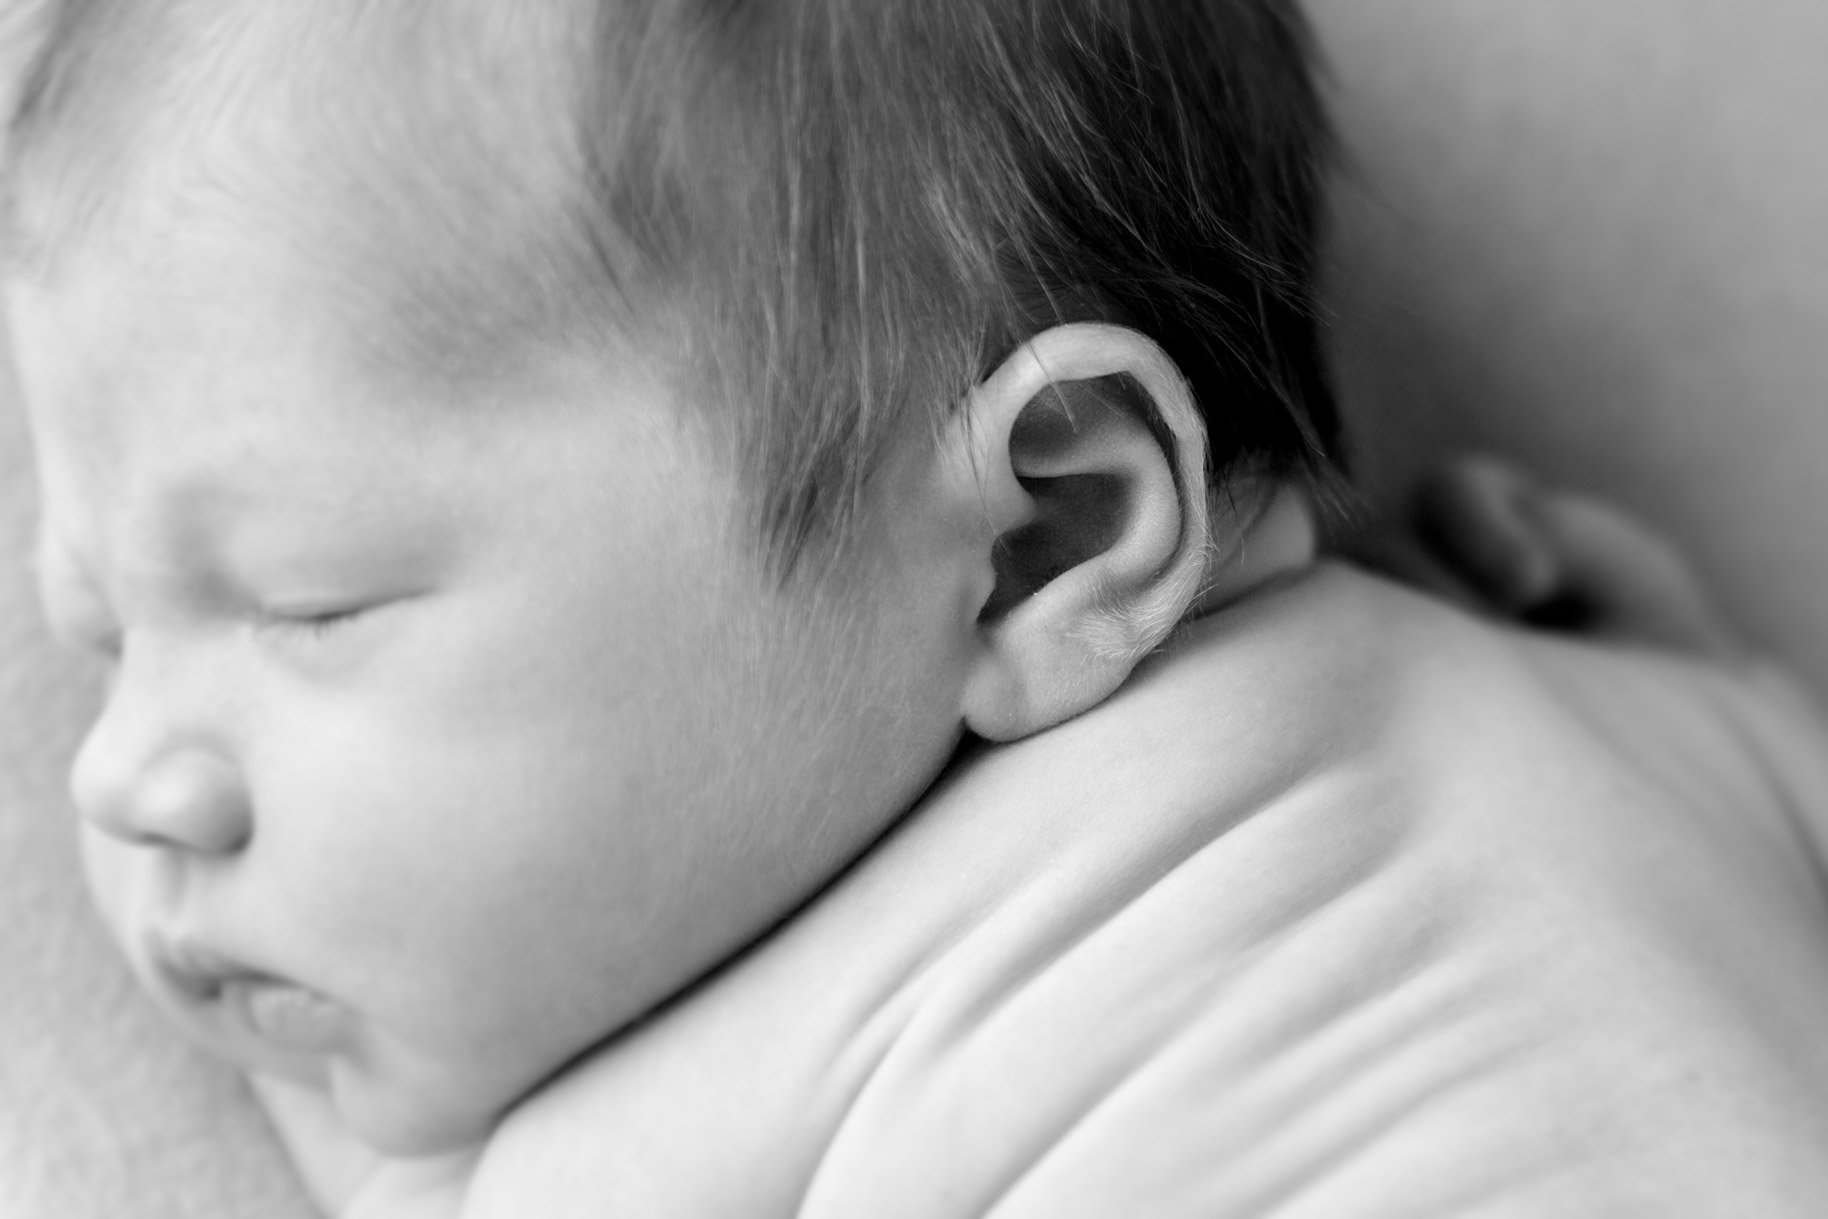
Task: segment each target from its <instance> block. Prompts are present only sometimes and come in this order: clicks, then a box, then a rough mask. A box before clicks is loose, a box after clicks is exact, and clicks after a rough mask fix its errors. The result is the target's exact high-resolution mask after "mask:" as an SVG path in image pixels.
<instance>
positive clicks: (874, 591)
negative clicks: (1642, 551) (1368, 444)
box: [6, 0, 1828, 1216]
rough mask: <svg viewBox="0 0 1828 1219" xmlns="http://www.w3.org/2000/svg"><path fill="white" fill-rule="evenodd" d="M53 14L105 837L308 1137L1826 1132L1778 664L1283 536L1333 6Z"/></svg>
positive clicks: (1624, 1148)
mask: <svg viewBox="0 0 1828 1219" xmlns="http://www.w3.org/2000/svg"><path fill="white" fill-rule="evenodd" d="M48 33H49V38H48V40H47V43H46V47H45V50H44V51H43V53H42V55H41V56H40V58H39V60H38V63H37V67H36V69H35V71H34V75H33V77H32V78H31V81H30V83H29V87H28V89H27V91H26V93H25V95H24V99H23V101H22V103H21V107H20V111H19V114H18V115H17V117H16V119H15V121H14V123H13V127H12V137H11V141H10V144H9V147H8V155H7V177H6V183H7V187H8V199H9V211H8V220H9V232H8V242H9V251H10V253H11V255H12V260H11V271H10V274H9V276H8V280H7V307H8V315H9V319H10V323H11V326H12V329H13V334H14V338H15V341H16V343H17V347H18V352H19V359H18V362H19V366H20V372H21V377H22V381H23V388H24V392H25V397H26V400H27V403H28V409H29V413H30V419H31V423H32V428H33V433H34V437H35V443H36V452H37V458H38V469H39V473H40V479H41V489H42V495H43V533H42V545H41V555H40V571H41V578H42V584H43V589H44V599H45V602H46V608H47V613H48V616H49V618H50V620H51V622H52V624H53V626H54V627H55V629H56V631H57V633H58V634H59V635H60V636H61V637H63V638H65V639H67V640H68V641H70V642H71V643H72V644H74V645H76V646H78V647H81V648H84V649H87V650H89V651H92V652H94V653H95V654H97V655H98V656H99V657H101V658H102V659H103V660H104V661H105V663H106V666H107V668H108V670H109V688H108V696H107V701H106V704H105V708H104V710H103V711H102V714H101V716H100V719H99V721H98V723H97V724H96V726H95V728H94V730H93V732H92V733H91V735H90V737H89V739H88V741H87V742H86V744H85V745H84V747H83V749H82V752H81V755H80V756H79V758H78V759H77V761H76V764H75V773H74V777H73V788H74V791H75V796H76V803H77V804H78V806H79V808H80V809H81V811H82V814H83V827H84V828H83V834H84V843H85V852H86V858H87V861H88V865H89V869H90V873H91V877H92V881H93V884H94V888H95V891H96V894H97V897H98V900H99V903H100V905H101V907H102V911H103V914H104V916H105V917H106V918H107V920H108V922H109V925H110V926H111V928H112V929H113V930H114V932H115V935H116V937H117V938H118V940H119V941H120V943H121V946H122V948H123V950H124V952H125V953H126V956H127V958H128V960H129V962H130V963H131V965H132V966H133V968H134V970H135V972H136V974H137V975H138V976H139V977H140V978H141V979H142V980H143V982H144V983H145V985H146V987H147V988H148V990H149V991H150V993H151V994H152V996H153V998H154V999H155V1000H156V1001H157V1002H158V1003H160V1005H161V1006H162V1007H164V1008H165V1009H166V1010H167V1011H168V1012H169V1013H170V1014H171V1015H172V1017H173V1018H174V1020H175V1021H176V1022H177V1023H178V1024H179V1025H180V1026H181V1027H183V1028H184V1029H186V1030H187V1031H188V1032H189V1033H191V1034H192V1035H193V1036H195V1037H196V1038H198V1039H199V1040H200V1041H201V1042H202V1043H203V1044H204V1045H206V1046H207V1047H209V1048H210V1049H211V1050H213V1051H215V1052H217V1053H219V1054H221V1055H222V1056H224V1057H225V1058H227V1059H228V1060H230V1061H231V1062H234V1063H235V1064H237V1065H238V1066H240V1067H241V1068H242V1069H244V1070H246V1071H247V1072H248V1073H249V1074H250V1076H251V1078H252V1079H253V1080H254V1082H255V1085H256V1087H257V1088H258V1089H259V1090H260V1091H261V1093H262V1095H263V1097H264V1098H265V1099H266V1100H267V1101H268V1103H269V1107H270V1109H271V1111H272V1112H273V1114H274V1116H275V1118H276V1121H277V1122H278V1124H279V1126H280V1127H281V1130H282V1133H283V1134H284V1135H285V1136H286V1138H287V1139H288V1141H289V1142H290V1144H291V1145H292V1147H293V1148H294V1151H295V1154H296V1157H297V1159H298V1162H299V1164H300V1168H301V1171H303V1172H304V1174H305V1175H306V1177H307V1179H308V1180H310V1181H311V1182H312V1184H313V1187H314V1189H315V1190H316V1191H317V1193H318V1196H319V1197H320V1199H321V1200H322V1201H323V1202H324V1204H325V1206H326V1209H329V1210H333V1211H337V1212H340V1213H343V1214H347V1215H363V1216H377V1215H409V1214H464V1215H471V1216H490V1215H505V1216H524V1215H529V1214H531V1215H541V1216H562V1215H566V1214H572V1213H576V1214H580V1215H583V1214H590V1215H598V1214H603V1213H633V1214H684V1215H714V1214H737V1215H762V1214H774V1213H795V1212H796V1211H797V1212H798V1213H804V1214H808V1215H827V1214H829V1215H894V1214H910V1215H948V1214H961V1215H962V1214H979V1213H986V1212H991V1211H994V1212H995V1213H997V1214H1007V1215H1019V1214H1031V1213H1032V1214H1045V1215H1062V1214H1100V1215H1101V1214H1137V1213H1143V1214H1151V1215H1169V1214H1176V1213H1197V1214H1213V1213H1252V1211H1253V1208H1254V1209H1255V1210H1264V1209H1268V1208H1270V1207H1272V1206H1274V1205H1284V1206H1287V1207H1290V1208H1298V1207H1307V1208H1309V1211H1310V1213H1323V1214H1359V1213H1367V1214H1368V1213H1378V1212H1377V1208H1379V1207H1382V1208H1384V1209H1385V1210H1386V1211H1388V1212H1390V1213H1399V1214H1419V1213H1424V1212H1425V1211H1426V1210H1428V1209H1429V1208H1436V1209H1440V1208H1446V1209H1456V1210H1470V1209H1476V1206H1477V1205H1485V1204H1488V1203H1489V1204H1490V1205H1491V1206H1493V1207H1494V1208H1496V1207H1498V1206H1499V1205H1500V1204H1503V1205H1508V1206H1511V1207H1512V1210H1513V1212H1514V1213H1533V1212H1531V1211H1529V1210H1528V1209H1527V1208H1529V1207H1537V1208H1538V1209H1540V1210H1541V1211H1542V1213H1570V1211H1569V1210H1568V1204H1569V1203H1570V1202H1571V1201H1577V1202H1580V1203H1581V1204H1583V1205H1602V1204H1603V1205H1612V1204H1614V1203H1616V1204H1617V1205H1616V1206H1615V1207H1614V1209H1625V1208H1626V1207H1627V1204H1636V1205H1642V1206H1645V1207H1647V1208H1649V1209H1650V1210H1651V1211H1653V1212H1655V1213H1673V1212H1671V1211H1670V1210H1669V1209H1668V1208H1667V1207H1666V1206H1665V1205H1664V1204H1665V1203H1671V1202H1680V1203H1682V1204H1684V1205H1695V1206H1698V1207H1702V1208H1705V1207H1706V1206H1709V1205H1713V1204H1714V1203H1716V1202H1718V1201H1719V1200H1720V1199H1722V1198H1731V1199H1733V1201H1734V1203H1735V1205H1738V1204H1739V1203H1740V1202H1742V1201H1744V1200H1745V1199H1746V1198H1748V1197H1750V1198H1753V1199H1754V1200H1755V1202H1756V1203H1758V1204H1759V1205H1754V1206H1752V1207H1751V1212H1752V1213H1764V1214H1776V1213H1781V1211H1780V1210H1779V1209H1777V1208H1778V1207H1780V1206H1781V1205H1782V1204H1786V1203H1790V1202H1795V1201H1796V1200H1797V1199H1807V1198H1809V1197H1811V1196H1817V1197H1819V1196H1820V1193H1819V1192H1818V1191H1819V1190H1821V1189H1822V1188H1824V1181H1823V1167H1822V1165H1821V1163H1820V1157H1819V1155H1816V1154H1813V1153H1812V1152H1811V1150H1810V1149H1811V1148H1813V1147H1819V1146H1821V1145H1822V1142H1821V1139H1822V1136H1823V1134H1825V1133H1828V1117H1825V1116H1824V1113H1823V1109H1824V1101H1823V1092H1822V1086H1821V1085H1822V1083H1823V1073H1824V1071H1825V1070H1828V1064H1825V1063H1824V1062H1823V1061H1822V1058H1823V1054H1822V1051H1821V1050H1820V1049H1818V1048H1817V1047H1816V1046H1815V1044H1814V1039H1813V1037H1812V1036H1810V1035H1809V1034H1812V1032H1813V1029H1814V1028H1815V1027H1816V1025H1815V1023H1814V1022H1815V1021H1816V1019H1817V1018H1818V1017H1819V1015H1820V1014H1821V1013H1822V1012H1823V1011H1824V1009H1825V1007H1828V958H1825V957H1824V954H1823V953H1821V951H1820V948H1821V940H1822V934H1821V933H1822V927H1821V915H1822V898H1821V892H1820V886H1819V883H1818V877H1817V875H1816V873H1815V871H1814V870H1813V869H1814V864H1813V862H1812V861H1813V860H1814V858H1815V855H1814V854H1813V847H1812V846H1811V845H1810V844H1811V843H1812V841H1813V840H1812V837H1811V835H1812V833H1813V831H1812V830H1810V829H1807V828H1806V826H1805V823H1806V822H1810V821H1811V819H1813V818H1816V817H1819V816H1820V815H1821V810H1822V809H1823V807H1825V798H1824V786H1823V780H1822V778H1821V776H1820V774H1819V773H1818V772H1819V766H1817V758H1818V752H1819V742H1820V737H1819V736H1818V735H1816V734H1817V733H1818V731H1819V730H1818V729H1817V728H1816V726H1815V725H1814V723H1813V721H1812V720H1811V719H1810V718H1809V715H1808V712H1807V711H1806V709H1803V708H1802V707H1801V706H1800V704H1798V703H1796V702H1794V700H1791V699H1790V698H1789V696H1787V695H1785V694H1784V693H1783V692H1782V691H1781V690H1780V689H1778V688H1776V687H1775V686H1774V685H1772V684H1771V683H1768V682H1766V681H1765V679H1762V678H1758V677H1756V676H1755V675H1752V674H1749V673H1746V672H1742V671H1740V670H1739V669H1737V668H1730V667H1726V666H1722V665H1712V664H1704V663H1701V662H1699V661H1689V660H1676V659H1669V658H1664V657H1659V656H1654V655H1649V654H1645V653H1642V652H1635V651H1605V650H1600V649H1596V648H1594V647H1591V646H1588V645H1584V644H1568V643H1555V642H1551V641H1546V640H1542V639H1538V638H1535V637H1530V636H1524V635H1520V634H1516V633H1513V632H1511V631H1509V630H1507V629H1501V628H1497V627H1493V626H1489V625H1484V624H1481V623H1480V622H1478V621H1475V620H1474V619H1472V618H1469V617H1467V616H1465V615H1463V614H1460V613H1458V612H1456V611H1453V610H1450V609H1447V608H1445V607H1443V606H1441V605H1439V604H1436V603H1434V602H1430V601H1427V600H1424V599H1421V598H1419V597H1416V596H1413V595H1411V594H1407V593H1403V592H1399V591H1396V590H1395V589H1393V588H1392V587H1390V586H1387V585H1385V584H1383V583H1380V582H1378V581H1376V580H1374V579H1372V578H1370V577H1367V576H1364V575H1361V574H1358V573H1356V572H1354V571H1352V570H1350V569H1348V568H1344V567H1340V566H1336V565H1333V564H1317V563H1316V562H1315V560H1314V553H1313V551H1314V537H1315V522H1314V514H1315V512H1316V510H1317V509H1318V510H1326V509H1327V507H1328V506H1329V505H1332V504H1336V503H1337V502H1338V501H1339V500H1340V499H1341V498H1342V493H1341V492H1340V490H1339V486H1340V482H1339V476H1338V474H1337V471H1336V469H1335V463H1334V461H1333V458H1332V456H1331V453H1332V448H1333V423H1332V415H1331V410H1330V407H1329V405H1328V403H1327V401H1326V398H1325V393H1324V389H1323V387H1322V385H1321V383H1320V380H1319V374H1318V372H1317V368H1318V364H1317V360H1316V356H1315V340H1314V330H1313V324H1312V319H1311V308H1310V302H1309V297H1310V279H1311V265H1312V249H1313V242H1314V228H1315V215H1316V189H1317V187H1316V184H1317V182H1318V178H1319V174H1320V165H1321V154H1322V152H1323V140H1322V133H1321V125H1320V120H1319V117H1318V115H1319V108H1318V104H1317V101H1316V98H1315V95H1314V92H1313V88H1312V85H1311V82H1310V79H1309V73H1308V56H1307V41H1306V36H1305V33H1304V31H1303V30H1302V27H1301V25H1300V23H1299V21H1298V19H1297V18H1296V16H1295V14H1294V13H1293V11H1292V10H1291V9H1290V8H1288V7H1287V6H1285V5H1283V4H1280V3H1272V2H1270V0H1234V2H1231V3H1216V4H1215V3H1204V2H1203V3H1192V2H1190V0H1189V2H1166V0H1164V2H1161V3H1151V4H1137V5H1124V6H1112V5H1108V4H1103V3H1098V2H1096V0H1083V2H1073V3H1061V2H1056V3H1049V4H1047V5H1045V6H1038V5H1032V4H1026V3H1020V2H1016V0H995V2H993V0H985V2H982V3H974V4H956V5H954V4H948V5H895V6H891V5H880V6H877V5H870V6H862V5H856V6H850V5H836V4H831V5H828V4H821V3H814V2H811V0H808V2H804V3H789V2H780V3H750V4H734V5H733V4H700V3H690V2H685V0H681V2H680V3H670V4H663V5H657V6H632V5H624V4H616V3H584V2H583V0H579V2H578V3H554V4H549V5H544V6H539V7H537V8H534V7H530V6H503V5H499V4H497V3H494V2H493V0H490V2H488V3H484V2H482V0H476V2H475V3H450V4H444V5H439V6H420V5H411V4H391V5H377V4H356V3H353V2H351V3H344V2H343V0H326V2H324V3H314V4H312V5H309V6H303V5H290V6H282V5H278V4H274V5H246V6H232V7H231V6H198V5H188V4H182V3H176V2H175V0H174V2H164V0H159V2H150V0H133V2H132V3H128V2H126V0H115V2H107V0H92V2H90V3H84V4H71V5H67V6H59V7H57V8H56V9H55V10H54V11H53V13H52V20H51V21H50V23H49V25H48ZM1579 536H1585V535H1579ZM1567 553H1582V552H1580V551H1578V550H1573V551H1569V552H1567ZM1632 553H1638V552H1632ZM1620 561H1626V560H1623V559H1621V560H1620ZM1532 578H1533V577H1532ZM1684 595H1685V596H1686V595H1687V594H1686V593H1685V594H1684ZM1548 600H1549V601H1550V602H1551V603H1553V602H1554V601H1555V600H1556V598H1553V597H1551V598H1549V599H1548ZM961 742H964V743H965V745H964V752H963V754H962V755H961V756H960V757H959V759H958V760H957V762H956V764H954V765H952V766H951V768H950V769H949V770H948V769H947V766H948V763H949V762H951V761H952V760H953V758H954V754H955V751H958V750H959V749H960V746H961ZM942 771H945V774H946V777H945V778H944V779H942V780H941V782H940V785H939V786H938V787H936V788H933V789H932V790H931V791H929V790H928V789H929V787H930V785H932V784H933V782H934V780H935V779H936V777H938V776H940V775H941V773H942ZM910 810H911V811H910ZM885 835H887V836H886V837H885ZM1647 850H1648V851H1651V852H1653V854H1654V866H1646V864H1645V861H1644V859H1643V856H1642V853H1643V852H1645V851H1647ZM1647 1168H1650V1169H1655V1171H1654V1172H1647V1171H1646V1169H1647ZM1729 1169H1730V1171H1728V1170H1729ZM1767 1203H1768V1205H1765V1204H1767ZM1557 1206H1559V1207H1561V1208H1562V1209H1560V1210H1557V1209H1555V1208H1556V1207H1557ZM1760 1206H1762V1207H1763V1209H1760ZM1659 1207H1662V1208H1663V1209H1658V1208H1659Z"/></svg>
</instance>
